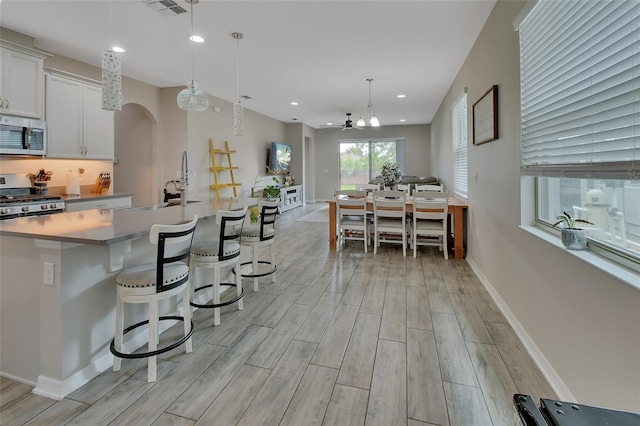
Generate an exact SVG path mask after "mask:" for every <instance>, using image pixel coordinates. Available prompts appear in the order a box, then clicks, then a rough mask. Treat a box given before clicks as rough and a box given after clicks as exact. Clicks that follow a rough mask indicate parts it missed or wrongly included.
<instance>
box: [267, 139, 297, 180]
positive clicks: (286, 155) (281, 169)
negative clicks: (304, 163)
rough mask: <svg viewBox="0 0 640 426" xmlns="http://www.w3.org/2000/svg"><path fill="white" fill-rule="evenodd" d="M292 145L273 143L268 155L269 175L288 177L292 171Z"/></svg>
mask: <svg viewBox="0 0 640 426" xmlns="http://www.w3.org/2000/svg"><path fill="white" fill-rule="evenodd" d="M291 148H292V147H291V145H286V144H283V143H277V142H271V145H270V146H269V153H268V154H267V173H269V174H271V175H288V174H289V170H290V169H291Z"/></svg>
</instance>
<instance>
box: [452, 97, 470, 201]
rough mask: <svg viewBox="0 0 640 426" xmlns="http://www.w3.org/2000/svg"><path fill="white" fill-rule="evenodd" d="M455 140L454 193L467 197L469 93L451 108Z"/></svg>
mask: <svg viewBox="0 0 640 426" xmlns="http://www.w3.org/2000/svg"><path fill="white" fill-rule="evenodd" d="M451 129H452V130H451V131H452V140H453V161H454V164H453V192H455V193H457V194H460V195H462V196H464V197H467V193H468V189H467V187H468V178H467V175H468V172H467V93H466V92H465V93H463V94H462V95H461V96H460V98H459V99H458V100H457V101H456V103H455V104H454V105H453V106H452V107H451Z"/></svg>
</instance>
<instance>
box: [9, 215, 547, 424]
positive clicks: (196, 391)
mask: <svg viewBox="0 0 640 426" xmlns="http://www.w3.org/2000/svg"><path fill="white" fill-rule="evenodd" d="M323 205H324V204H310V205H308V206H305V207H301V208H296V209H294V210H291V211H289V212H286V213H284V214H282V215H281V216H280V218H279V220H278V226H277V234H276V235H277V256H276V258H277V263H278V272H277V282H276V283H271V281H270V278H269V277H266V278H262V279H261V280H260V290H259V291H258V292H253V283H252V281H250V280H245V282H244V285H245V289H246V293H245V303H244V310H243V311H237V310H236V309H235V305H231V306H229V307H227V308H225V309H224V310H223V314H222V318H221V325H220V326H218V327H214V326H213V317H212V313H211V312H210V311H208V310H202V309H201V310H198V311H196V312H195V313H194V321H195V324H196V329H195V333H194V336H193V347H194V350H193V352H192V353H190V354H185V353H184V352H183V351H184V349H183V348H177V349H175V350H174V351H172V352H169V353H167V354H164V356H161V357H160V358H161V359H160V360H159V362H158V379H157V381H156V382H155V383H147V370H146V361H145V360H136V361H128V360H124V361H123V363H122V365H123V368H122V370H121V371H119V372H117V373H114V372H112V371H111V370H108V371H105V372H104V373H102V374H101V375H99V376H98V377H96V378H95V379H93V380H92V381H91V382H89V383H88V384H86V385H85V386H84V387H82V388H80V389H78V390H77V391H75V392H73V393H72V394H70V395H68V396H67V397H66V398H64V399H63V400H61V401H54V400H51V399H47V398H44V397H41V396H38V395H35V394H33V393H31V390H32V388H31V387H30V386H27V385H24V384H22V383H17V382H14V381H11V380H8V379H1V381H0V383H1V389H0V424H2V425H5V426H9V425H23V424H25V425H92V426H93V425H108V424H111V425H137V426H139V425H185V426H186V425H222V426H225V425H235V424H239V425H258V424H260V425H341V426H342V425H348V426H350V425H363V424H364V425H384V426H389V425H412V426H418V425H463V426H470V425H480V426H484V425H513V424H514V415H513V409H512V403H511V399H512V395H513V394H514V393H517V392H520V393H525V394H530V395H533V397H534V398H536V400H537V398H539V397H547V398H554V397H555V394H554V392H553V390H552V389H551V387H550V386H549V384H548V383H547V381H546V380H545V379H544V377H543V376H542V374H541V373H540V371H539V370H538V368H537V367H536V365H535V364H534V363H533V361H532V360H531V358H530V357H529V355H528V354H527V352H526V350H525V348H524V347H523V345H522V343H521V342H520V341H519V339H518V337H517V336H516V335H515V333H514V332H513V330H512V328H511V327H510V325H509V324H508V323H507V322H506V320H505V318H504V317H503V316H502V314H501V313H500V311H499V310H498V308H497V307H496V305H495V304H494V303H493V301H492V299H491V297H490V296H489V294H488V293H487V292H486V290H485V289H484V287H483V286H482V284H481V283H480V281H479V280H478V278H477V277H476V276H475V275H474V273H473V271H472V270H471V268H470V267H469V265H468V264H467V263H466V261H464V260H456V259H453V258H452V257H450V258H449V260H444V258H443V256H442V254H441V253H440V252H438V251H437V249H436V248H426V249H425V248H424V247H421V248H420V251H419V256H418V258H417V259H413V257H411V256H407V257H406V258H405V257H403V256H402V250H401V248H400V246H399V245H397V244H388V245H384V244H383V245H382V246H381V248H380V249H379V251H378V254H377V255H374V254H373V253H372V251H373V250H371V251H369V253H367V254H365V253H364V250H363V246H362V243H361V242H355V241H352V242H348V243H347V244H346V245H345V246H344V247H343V248H342V249H341V250H339V251H336V252H331V251H329V244H328V241H327V239H328V238H327V224H326V223H318V222H303V221H296V219H297V218H299V217H301V216H303V215H305V214H307V213H309V212H311V211H313V210H314V209H317V208H320V207H322V206H323ZM180 327H181V325H177V326H176V327H174V328H173V329H171V330H168V331H167V332H165V333H164V334H163V337H162V339H169V338H170V335H171V334H172V333H179V332H180ZM174 330H175V331H174Z"/></svg>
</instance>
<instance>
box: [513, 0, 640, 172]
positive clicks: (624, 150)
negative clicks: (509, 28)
mask: <svg viewBox="0 0 640 426" xmlns="http://www.w3.org/2000/svg"><path fill="white" fill-rule="evenodd" d="M519 31H520V72H521V113H522V151H521V152H522V160H521V170H522V172H523V173H524V174H535V175H542V176H566V177H578V178H587V177H607V178H614V179H616V178H617V179H630V178H631V179H638V178H640V1H639V0H626V1H619V0H618V1H602V0H601V1H584V0H571V1H548V0H541V1H539V2H538V3H537V4H536V5H535V6H534V7H533V9H532V10H531V12H530V13H529V15H528V16H527V17H526V18H525V19H524V21H523V22H522V23H521V25H520V28H519Z"/></svg>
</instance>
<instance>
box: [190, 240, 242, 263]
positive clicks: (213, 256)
mask: <svg viewBox="0 0 640 426" xmlns="http://www.w3.org/2000/svg"><path fill="white" fill-rule="evenodd" d="M219 247H220V242H219V241H203V242H200V243H197V244H194V246H193V247H192V248H191V259H192V260H195V261H197V262H217V261H218V257H219V256H220V253H218V249H219ZM223 251H224V253H222V255H223V256H225V257H227V256H232V255H234V254H238V255H239V254H240V244H238V243H237V242H235V241H225V242H224V246H223Z"/></svg>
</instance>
